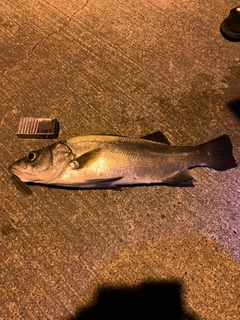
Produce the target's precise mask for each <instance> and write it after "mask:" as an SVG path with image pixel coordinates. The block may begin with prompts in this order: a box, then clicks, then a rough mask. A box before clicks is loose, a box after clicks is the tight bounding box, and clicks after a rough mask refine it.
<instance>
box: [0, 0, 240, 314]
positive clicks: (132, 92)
mask: <svg viewBox="0 0 240 320" xmlns="http://www.w3.org/2000/svg"><path fill="white" fill-rule="evenodd" d="M238 4H239V3H238V2H237V1H223V0H220V1H219V0H218V1H217V0H213V1H210V2H206V1H201V0H189V1H187V0H180V1H177V2H175V1H172V0H168V1H167V0H150V1H143V0H139V1H136V0H135V1H134V0H129V1H123V0H112V1H109V0H101V1H91V0H87V1H82V0H78V1H77V0H72V1H69V0H65V1H60V0H48V1H43V0H36V1H32V0H2V1H1V5H0V50H1V59H0V101H1V104H0V115H1V120H0V121H1V122H0V130H1V136H0V137H1V138H0V146H1V154H0V156H1V161H0V163H1V172H0V174H1V182H0V185H1V215H0V237H1V243H0V246H1V247H0V259H1V260H0V261H1V264H0V269H1V270H0V319H99V318H100V317H101V318H105V319H122V318H124V319H194V320H197V319H206V320H216V319H217V320H221V319H222V320H228V319H229V320H233V319H239V318H240V305H239V301H240V290H239V288H240V268H239V263H240V184H239V182H240V171H239V170H240V169H239V168H236V169H231V170H228V171H224V172H217V171H214V170H211V169H206V168H204V169H203V168H199V169H194V170H192V174H193V175H194V178H195V179H196V182H195V187H167V186H149V187H137V188H125V189H124V190H123V191H121V192H117V191H112V190H66V189H61V188H60V189H57V188H47V187H43V186H31V187H30V188H31V189H32V191H33V193H32V194H30V195H25V194H24V193H22V192H21V191H19V190H18V189H16V187H15V185H14V184H13V182H12V180H11V179H10V174H9V172H8V170H7V168H8V166H9V165H10V164H12V163H13V162H14V161H15V160H16V159H18V158H20V157H22V156H24V155H25V154H26V153H27V152H28V151H29V150H31V149H38V148H40V147H42V146H45V145H47V144H50V143H51V142H52V141H46V140H29V139H19V138H17V137H16V135H15V132H16V129H17V124H18V120H19V118H20V117H23V116H30V117H32V116H34V117H50V118H54V117H56V118H57V119H58V120H59V122H60V132H59V139H65V138H68V137H72V136H75V135H82V134H99V133H108V134H112V133H114V134H123V135H127V136H133V137H140V136H143V135H146V134H148V133H151V132H154V131H157V130H161V131H162V132H163V133H165V135H166V136H167V138H168V139H169V141H170V142H171V143H172V144H174V145H193V144H198V143H201V142H205V141H207V140H211V139H213V138H215V137H217V136H219V135H221V134H229V136H230V137H231V140H232V143H233V146H234V149H233V152H234V156H235V158H236V160H237V162H238V163H240V142H239V134H240V82H239V78H240V43H232V42H229V41H227V40H225V39H224V38H223V37H222V36H221V34H220V32H219V26H220V23H221V21H222V20H223V19H224V18H225V17H226V16H227V15H228V13H229V10H230V9H231V8H233V7H235V6H237V5H238Z"/></svg>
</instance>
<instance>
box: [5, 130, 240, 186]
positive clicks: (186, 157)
mask: <svg viewBox="0 0 240 320" xmlns="http://www.w3.org/2000/svg"><path fill="white" fill-rule="evenodd" d="M232 149H233V146H232V143H231V140H230V137H229V136H228V135H222V136H220V137H218V138H215V139H213V140H211V141H208V142H205V143H202V144H199V145H195V146H172V145H171V144H170V143H169V141H168V139H167V138H166V136H165V135H164V134H163V133H162V132H160V131H157V132H154V133H151V134H149V135H146V136H143V137H141V138H131V137H126V136H118V135H85V136H77V137H72V138H69V139H67V140H61V141H58V142H55V143H53V144H51V145H49V146H47V147H45V148H42V149H40V150H37V151H30V152H29V153H28V154H27V155H26V156H25V157H23V158H21V159H20V160H18V161H16V162H14V163H13V164H12V165H11V166H10V167H9V170H10V172H11V173H12V174H13V175H16V176H17V177H18V178H19V179H20V180H21V181H22V182H26V183H28V182H32V183H36V184H43V185H55V186H60V187H71V188H117V187H121V186H133V185H151V184H164V185H179V184H182V183H189V182H190V183H192V182H193V181H194V178H193V176H192V175H191V174H190V172H189V170H190V169H192V168H195V167H208V168H212V169H215V170H218V171H223V170H228V169H232V168H235V167H237V163H236V160H235V158H234V156H233V153H232Z"/></svg>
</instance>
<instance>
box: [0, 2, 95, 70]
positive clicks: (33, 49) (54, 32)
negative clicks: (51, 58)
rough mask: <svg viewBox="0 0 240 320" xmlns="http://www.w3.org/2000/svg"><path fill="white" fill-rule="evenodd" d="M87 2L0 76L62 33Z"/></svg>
mask: <svg viewBox="0 0 240 320" xmlns="http://www.w3.org/2000/svg"><path fill="white" fill-rule="evenodd" d="M88 2H89V0H86V2H85V3H84V4H83V6H82V7H81V8H80V9H78V10H76V11H75V12H74V13H73V14H72V15H71V16H70V17H69V18H68V21H66V22H65V23H63V25H62V26H61V27H60V28H59V29H58V30H56V31H52V32H50V33H49V34H47V35H46V36H44V37H42V38H41V39H40V40H39V41H38V42H36V43H35V45H34V46H33V47H32V48H31V49H30V50H29V51H28V53H27V55H26V56H25V57H23V58H21V59H18V60H17V61H16V62H15V63H14V64H13V65H12V66H10V67H8V68H6V69H5V70H2V71H1V72H0V75H3V74H5V73H6V72H8V71H9V70H11V69H12V68H14V67H16V66H17V65H18V64H20V63H21V62H22V61H24V60H26V59H28V61H29V58H30V56H31V55H32V54H33V52H34V51H35V50H36V49H37V48H38V47H39V45H40V44H41V43H42V42H43V41H44V40H46V39H49V38H50V37H51V36H53V35H54V34H58V33H60V32H62V31H63V30H64V29H65V28H66V27H67V26H69V24H70V23H71V21H72V20H73V18H74V17H75V16H76V15H77V14H78V12H80V11H82V10H84V8H85V7H86V6H87V4H88Z"/></svg>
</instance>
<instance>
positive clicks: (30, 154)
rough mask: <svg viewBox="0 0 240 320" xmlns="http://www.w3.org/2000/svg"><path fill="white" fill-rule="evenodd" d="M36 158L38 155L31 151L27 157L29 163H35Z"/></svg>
mask: <svg viewBox="0 0 240 320" xmlns="http://www.w3.org/2000/svg"><path fill="white" fill-rule="evenodd" d="M36 158H37V154H36V152H34V151H31V152H30V153H29V154H28V156H27V159H28V161H31V162H32V161H34V160H35V159H36Z"/></svg>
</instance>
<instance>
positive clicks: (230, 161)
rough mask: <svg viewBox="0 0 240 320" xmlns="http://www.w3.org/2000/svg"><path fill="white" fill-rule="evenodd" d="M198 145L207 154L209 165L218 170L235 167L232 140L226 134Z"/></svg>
mask: <svg viewBox="0 0 240 320" xmlns="http://www.w3.org/2000/svg"><path fill="white" fill-rule="evenodd" d="M200 146H201V147H203V148H204V149H205V151H207V153H208V155H209V158H210V159H209V161H210V162H209V167H211V168H213V169H215V170H218V171H223V170H228V169H231V168H235V167H237V163H236V160H235V158H234V156H233V154H232V149H233V146H232V142H231V140H230V138H229V136H228V135H223V136H220V137H218V138H216V139H214V140H211V141H209V142H206V143H204V144H202V145H200Z"/></svg>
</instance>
